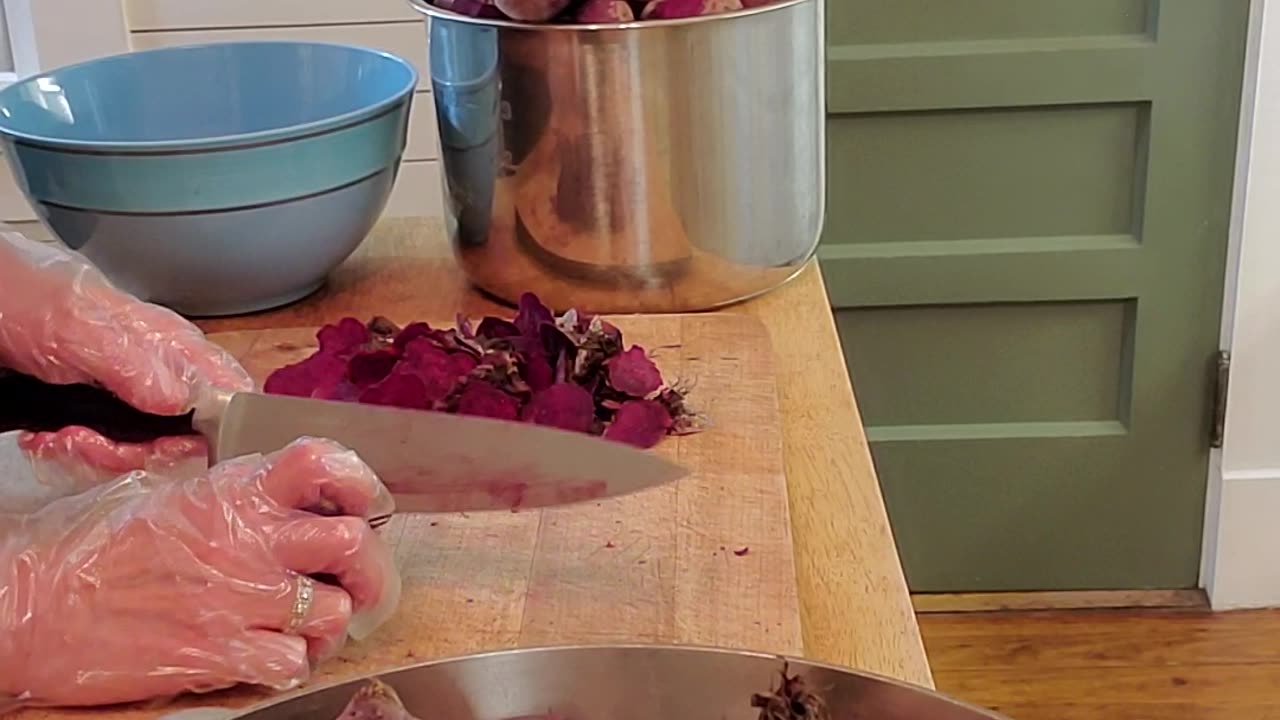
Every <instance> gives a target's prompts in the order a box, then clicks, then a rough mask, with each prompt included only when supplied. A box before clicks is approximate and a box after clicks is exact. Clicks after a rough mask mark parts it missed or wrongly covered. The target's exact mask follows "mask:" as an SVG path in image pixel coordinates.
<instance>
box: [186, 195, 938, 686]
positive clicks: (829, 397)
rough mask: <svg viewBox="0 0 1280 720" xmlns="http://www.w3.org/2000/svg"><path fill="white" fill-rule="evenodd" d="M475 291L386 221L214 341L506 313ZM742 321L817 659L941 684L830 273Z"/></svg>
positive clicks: (417, 239) (430, 232) (405, 223)
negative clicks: (770, 401)
mask: <svg viewBox="0 0 1280 720" xmlns="http://www.w3.org/2000/svg"><path fill="white" fill-rule="evenodd" d="M500 309H501V307H500V306H499V305H497V304H496V303H495V302H494V301H493V300H492V299H490V298H488V297H486V296H484V295H481V294H480V293H478V292H476V291H474V290H473V289H471V288H470V287H469V286H468V284H467V282H466V279H465V278H464V277H463V276H462V274H461V272H460V271H459V270H458V267H457V264H456V263H455V262H454V259H453V254H452V251H451V250H450V248H449V244H448V242H447V240H446V239H445V237H444V235H443V233H442V232H441V227H440V223H439V222H437V221H434V220H424V219H418V218H401V219H393V220H384V221H382V222H381V223H379V225H378V227H377V228H376V229H375V230H374V232H373V234H372V235H371V236H370V237H369V239H368V240H366V241H365V243H364V245H363V246H362V247H361V248H360V250H358V251H357V253H356V255H355V256H353V257H352V258H351V259H350V260H348V261H347V262H346V263H345V264H344V265H343V266H342V267H340V268H339V269H338V270H337V271H336V272H335V273H334V274H333V276H332V278H331V280H330V282H329V285H328V286H327V287H326V288H325V289H323V290H321V291H320V292H319V293H317V294H316V295H315V296H313V297H311V298H309V299H308V300H306V301H303V302H301V303H298V304H296V305H293V306H290V307H288V308H284V309H281V310H277V311H275V312H269V313H262V314H259V315H254V316H249V317H240V318H225V319H219V320H209V321H205V322H202V323H201V325H202V326H203V327H204V328H205V329H206V330H209V331H218V330H242V329H253V328H272V327H276V328H278V327H296V326H304V325H317V324H321V323H324V322H326V321H328V320H332V319H334V318H337V317H340V316H342V315H345V314H349V313H357V314H368V313H373V312H377V313H381V314H383V315H386V316H387V317H389V318H391V319H393V320H396V321H399V322H406V321H409V320H412V319H414V318H419V317H438V316H446V317H447V316H450V315H451V314H452V313H454V312H463V313H465V314H468V315H481V314H485V313H490V312H495V311H500ZM730 311H731V312H736V313H741V314H744V315H750V316H753V317H755V318H757V319H759V320H760V321H761V322H763V323H764V326H765V327H766V329H767V330H768V331H769V336H770V338H771V341H772V343H771V347H772V351H773V367H774V372H775V374H776V376H775V381H776V387H777V390H778V403H779V407H780V410H781V418H782V425H781V427H782V436H781V438H780V439H781V442H782V449H783V460H784V467H785V471H786V478H787V492H788V496H789V498H790V504H791V527H792V532H793V535H794V543H795V561H796V576H797V584H798V588H799V595H800V611H801V621H802V628H803V631H804V647H805V651H806V655H807V656H809V657H811V658H813V659H816V660H822V661H826V662H832V663H837V664H842V665H848V666H853V667H858V668H861V669H865V670H868V671H871V672H876V673H880V674H882V675H887V676H890V677H896V678H900V679H903V680H907V681H910V682H915V683H919V684H923V685H932V678H931V675H930V672H929V665H928V662H927V660H926V658H925V653H924V645H923V643H922V642H921V639H920V632H919V627H918V626H917V624H916V618H915V614H914V612H913V610H912V607H911V599H910V596H909V594H908V592H907V585H906V580H905V578H904V577H903V574H902V566H901V564H900V562H899V560H898V553H897V547H896V545H895V544H894V539H893V534H892V532H891V531H890V528H889V520H888V516H887V515H886V513H885V509H884V500H883V498H882V497H881V496H880V485H879V482H878V480H877V479H876V474H875V469H874V467H873V465H872V462H871V455H870V452H869V450H868V447H867V441H866V436H865V434H864V433H863V430H862V421H861V418H860V417H859V415H858V407H857V404H856V402H855V401H854V395H853V392H852V389H851V385H850V381H849V375H848V371H847V370H846V368H845V365H844V363H843V361H842V359H841V358H842V357H843V355H842V352H841V348H840V341H839V338H838V336H837V335H836V330H835V323H834V321H833V319H832V316H831V310H830V306H829V304H828V302H827V295H826V288H825V287H824V285H823V282H822V276H821V274H820V273H819V271H818V267H817V264H816V263H814V264H812V265H810V266H809V267H807V268H806V269H805V270H804V271H803V272H801V273H800V274H799V276H797V277H796V278H795V279H794V280H793V281H791V282H790V283H788V284H786V285H784V286H783V287H780V288H778V289H776V290H774V291H772V292H770V293H768V294H766V295H764V296H762V297H760V298H758V299H756V300H752V301H749V302H745V303H742V304H740V305H737V306H735V307H733V308H731V309H730Z"/></svg>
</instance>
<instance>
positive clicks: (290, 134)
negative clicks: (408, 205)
mask: <svg viewBox="0 0 1280 720" xmlns="http://www.w3.org/2000/svg"><path fill="white" fill-rule="evenodd" d="M237 45H239V46H247V45H257V46H291V47H321V48H330V49H339V50H345V51H354V52H356V53H359V54H364V55H370V56H377V57H381V58H383V59H385V60H389V61H391V62H392V63H393V64H395V65H398V66H400V67H401V68H403V69H404V70H407V71H408V81H407V82H406V83H405V84H404V85H403V86H402V87H400V88H399V89H397V90H396V91H395V92H393V93H391V94H390V95H389V96H388V97H387V98H385V99H383V100H380V101H378V102H376V103H374V104H372V105H368V106H366V107H362V108H358V109H356V110H351V111H348V112H345V113H341V114H338V115H332V116H330V117H325V118H321V119H318V120H312V121H310V122H305V123H299V124H294V125H286V126H282V127H274V128H267V129H265V130H255V131H253V132H243V133H231V134H228V135H214V136H209V137H200V138H179V139H173V140H76V139H71V138H60V137H52V136H49V135H41V134H38V133H30V132H24V131H21V130H17V129H15V128H13V127H12V126H10V125H9V124H8V122H7V121H8V118H6V117H5V116H4V115H3V113H0V136H4V137H8V138H11V139H12V140H13V141H14V142H16V143H18V144H20V145H28V146H34V147H40V148H46V149H67V150H77V151H80V152H83V153H88V154H117V153H121V154H140V155H143V154H150V153H166V154H167V153H171V152H173V151H193V150H213V149H222V150H236V149H241V148H249V147H254V146H257V145H262V144H269V143H273V142H280V141H288V140H294V139H301V138H303V137H309V136H312V135H316V134H322V133H324V132H326V131H329V130H332V129H333V128H336V127H341V126H344V125H350V124H353V123H358V121H363V120H366V119H368V118H370V117H373V116H380V115H382V114H383V113H386V112H388V111H390V109H391V108H393V107H394V106H395V105H397V104H399V103H402V102H404V101H405V99H406V98H407V97H410V96H412V95H413V93H414V92H415V91H416V90H417V87H418V83H419V76H418V70H417V68H415V67H414V66H413V64H412V63H410V62H409V61H408V60H405V59H404V58H402V57H400V56H398V55H394V54H392V53H389V52H386V51H384V50H377V49H374V48H369V47H362V46H360V45H352V44H347V43H331V42H312V41H305V40H228V41H221V42H205V43H192V44H189V45H172V46H169V47H160V48H150V49H147V50H135V51H130V52H122V53H115V54H112V55H104V56H102V57H97V58H92V59H90V60H85V61H82V62H78V63H72V64H69V65H63V66H61V67H57V68H53V69H50V70H45V71H43V72H39V73H36V74H34V75H30V76H28V77H25V78H23V79H21V80H19V81H18V82H15V83H13V84H12V85H9V86H8V87H5V88H3V89H0V101H3V100H4V99H6V98H7V96H9V95H13V94H16V93H18V92H19V91H20V89H21V88H24V87H30V86H31V85H33V84H36V83H38V82H39V81H40V80H42V79H49V78H51V77H53V76H55V75H57V74H58V73H64V72H68V71H72V70H77V69H81V68H84V67H87V66H90V65H96V64H98V63H102V62H108V61H112V60H120V59H123V58H130V57H137V56H140V55H163V54H169V53H176V52H189V51H193V50H208V49H211V48H212V49H216V48H224V47H229V46H237Z"/></svg>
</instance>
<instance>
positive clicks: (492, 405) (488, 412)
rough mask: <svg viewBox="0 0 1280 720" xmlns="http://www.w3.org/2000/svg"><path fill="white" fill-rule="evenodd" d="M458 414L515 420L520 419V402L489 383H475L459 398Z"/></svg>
mask: <svg viewBox="0 0 1280 720" xmlns="http://www.w3.org/2000/svg"><path fill="white" fill-rule="evenodd" d="M458 414H459V415H475V416H477V417H487V418H495V419H497V420H515V419H517V418H519V417H520V400H518V399H517V398H516V397H515V396H513V395H508V394H507V393H504V392H502V391H501V390H499V389H498V388H496V387H494V386H492V385H490V384H488V383H485V382H473V383H469V384H468V385H467V387H466V388H465V389H464V390H463V391H462V393H461V394H460V395H459V396H458Z"/></svg>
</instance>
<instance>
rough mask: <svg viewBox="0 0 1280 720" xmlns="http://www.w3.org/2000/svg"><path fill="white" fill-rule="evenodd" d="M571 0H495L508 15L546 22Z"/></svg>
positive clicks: (525, 20) (518, 18)
mask: <svg viewBox="0 0 1280 720" xmlns="http://www.w3.org/2000/svg"><path fill="white" fill-rule="evenodd" d="M570 1H571V0H493V4H494V5H496V6H497V7H498V9H499V10H501V11H502V12H503V13H505V14H506V15H507V17H509V18H511V19H512V20H522V21H524V22H546V21H548V20H550V19H551V18H553V17H555V16H556V15H557V14H558V13H559V12H560V11H561V10H564V9H565V8H566V7H568V6H569V3H570Z"/></svg>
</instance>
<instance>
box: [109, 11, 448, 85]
mask: <svg viewBox="0 0 1280 720" xmlns="http://www.w3.org/2000/svg"><path fill="white" fill-rule="evenodd" d="M130 40H131V42H132V44H133V49H134V50H148V49H151V48H158V47H173V46H175V45H192V44H200V43H212V42H233V41H236V40H302V41H310V42H328V43H343V44H350V45H361V46H364V47H370V48H375V49H377V50H382V51H384V52H389V53H391V54H392V55H397V56H399V57H402V58H404V59H405V60H408V61H409V62H411V63H413V64H414V67H416V68H417V69H418V74H419V76H420V77H422V78H428V77H430V76H431V75H430V73H428V72H427V31H426V26H425V25H424V24H423V23H421V22H417V21H399V22H386V23H365V24H359V25H316V26H303V25H295V26H287V27H285V26H282V27H266V28H263V27H255V28H233V29H219V30H164V31H157V32H134V33H132V35H131V38H130Z"/></svg>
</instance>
